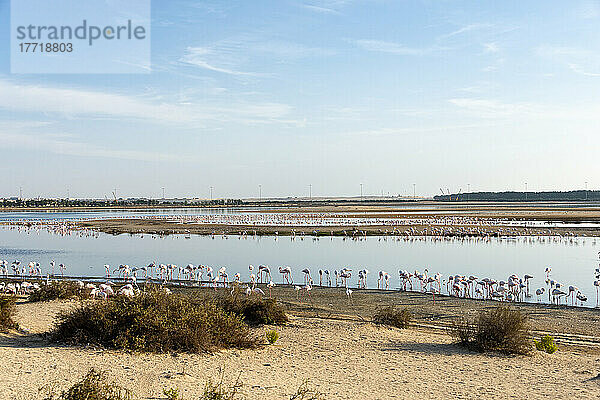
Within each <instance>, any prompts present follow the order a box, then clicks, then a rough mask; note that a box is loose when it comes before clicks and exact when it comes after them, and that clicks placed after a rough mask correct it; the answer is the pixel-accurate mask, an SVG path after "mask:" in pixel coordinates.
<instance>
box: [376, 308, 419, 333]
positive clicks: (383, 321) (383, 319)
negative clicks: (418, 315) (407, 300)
mask: <svg viewBox="0 0 600 400" xmlns="http://www.w3.org/2000/svg"><path fill="white" fill-rule="evenodd" d="M411 319H412V314H411V312H410V311H409V310H408V309H407V308H395V307H394V306H389V307H385V308H382V309H381V310H379V311H377V313H376V314H375V315H374V316H373V322H374V323H376V324H380V325H389V326H395V327H396V328H401V329H403V328H407V327H408V325H409V323H410V321H411Z"/></svg>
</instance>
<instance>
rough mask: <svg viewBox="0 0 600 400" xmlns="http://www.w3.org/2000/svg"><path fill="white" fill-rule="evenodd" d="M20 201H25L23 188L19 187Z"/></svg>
mask: <svg viewBox="0 0 600 400" xmlns="http://www.w3.org/2000/svg"><path fill="white" fill-rule="evenodd" d="M19 200H23V188H22V187H21V186H19Z"/></svg>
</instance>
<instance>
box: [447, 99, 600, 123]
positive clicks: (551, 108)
mask: <svg viewBox="0 0 600 400" xmlns="http://www.w3.org/2000/svg"><path fill="white" fill-rule="evenodd" d="M448 102H449V103H450V104H452V105H454V106H456V107H458V108H461V109H463V110H465V111H466V112H468V113H470V114H471V115H472V116H475V117H481V118H494V119H503V118H530V119H532V121H536V120H555V119H564V120H573V121H574V120H592V121H600V104H587V103H586V104H585V105H584V106H582V105H573V104H564V105H557V104H539V103H531V102H503V101H500V100H496V99H484V98H454V99H449V100H448Z"/></svg>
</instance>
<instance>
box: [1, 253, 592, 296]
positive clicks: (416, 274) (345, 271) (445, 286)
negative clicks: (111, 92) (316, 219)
mask: <svg viewBox="0 0 600 400" xmlns="http://www.w3.org/2000/svg"><path fill="white" fill-rule="evenodd" d="M598 257H599V259H600V252H599V253H598ZM66 270H67V267H66V265H65V264H62V263H60V264H58V266H57V265H56V263H55V261H51V262H50V263H49V268H48V271H47V275H46V276H47V278H46V280H48V279H49V278H50V276H52V277H54V278H55V277H56V276H57V275H55V274H56V273H60V276H61V277H63V278H64V274H65V271H66ZM104 270H105V277H104V278H105V279H106V280H107V282H108V281H109V279H111V277H114V276H116V277H118V278H120V279H122V280H123V282H124V284H125V285H124V286H123V287H122V288H121V289H120V290H123V293H121V294H123V295H132V294H135V291H136V290H139V289H138V285H137V282H138V279H140V278H141V279H144V280H152V279H157V280H160V281H162V282H163V283H175V284H196V285H199V286H204V285H207V286H209V287H213V288H215V289H216V288H217V287H229V286H230V285H231V284H232V283H241V281H242V276H241V274H240V273H236V274H234V275H233V279H232V280H230V276H229V274H228V273H227V268H226V267H224V266H221V267H214V268H213V267H211V266H207V265H203V264H199V265H196V264H187V265H186V266H184V267H180V266H178V265H176V264H162V263H157V262H151V263H149V264H147V265H143V266H137V267H136V266H133V267H132V266H129V265H127V264H120V265H118V266H116V267H115V268H111V267H110V265H108V264H106V265H104ZM275 270H276V271H279V274H280V275H281V284H282V285H294V280H293V277H292V268H291V267H290V266H279V267H278V268H276V269H275ZM357 271H358V272H357V281H355V282H356V286H355V288H358V289H367V288H368V284H367V276H368V274H369V270H367V269H364V268H360V269H357ZM255 272H256V274H255ZM300 272H301V273H302V276H303V281H302V282H303V283H302V285H296V286H294V287H295V289H296V291H297V294H298V298H299V299H300V300H301V299H302V298H303V297H308V298H310V293H311V291H312V290H313V287H314V286H315V282H314V281H313V276H312V273H311V270H310V268H308V267H305V268H302V269H301V270H300ZM397 272H398V275H397V276H398V286H397V290H399V291H418V292H422V293H429V294H432V295H433V296H434V300H435V295H436V294H437V295H440V294H446V295H449V296H454V297H463V298H473V299H484V300H499V301H508V302H521V301H526V299H528V298H531V297H532V294H531V293H530V280H532V279H533V278H534V277H533V275H530V274H525V275H523V276H522V277H520V276H519V275H517V274H510V275H509V276H508V277H507V278H506V279H493V278H491V277H484V278H479V277H477V276H474V275H468V276H467V275H461V274H453V275H450V276H448V277H447V278H445V279H443V278H442V275H441V274H440V273H435V274H433V273H430V272H429V270H428V269H427V268H425V269H423V270H422V271H419V270H414V271H409V270H407V269H399V270H398V271H397ZM248 273H249V275H248V282H249V285H248V286H247V288H248V289H250V292H249V293H247V294H257V293H258V294H262V295H264V291H263V290H262V289H260V288H259V287H258V286H257V284H261V283H262V284H266V289H268V291H269V296H271V291H272V288H273V287H275V283H274V282H273V276H272V273H271V267H270V266H268V265H265V264H260V265H258V267H257V268H255V267H254V266H253V265H249V266H248ZM352 273H353V268H350V267H344V268H341V269H339V270H338V269H335V270H333V275H334V276H335V287H343V288H345V289H346V296H347V297H348V300H349V301H352V293H353V291H352V289H351V287H350V286H351V285H350V280H351V278H352ZM544 274H545V280H544V282H545V286H543V287H539V288H537V289H535V291H534V293H535V296H536V299H537V301H538V302H540V301H542V299H543V297H544V296H547V301H548V302H550V303H551V304H556V305H561V304H564V305H572V306H583V305H584V304H585V303H587V302H588V297H587V296H586V295H585V294H584V293H583V292H582V291H581V290H580V289H579V288H578V287H577V286H574V285H565V284H563V283H561V282H559V281H558V280H556V279H554V278H553V276H552V268H551V267H546V268H545V270H544ZM318 275H319V282H318V287H332V286H333V282H332V280H331V272H330V270H329V269H325V268H321V269H319V270H318ZM9 276H10V277H12V278H17V279H19V278H21V279H22V280H23V282H22V283H21V284H20V285H19V284H18V283H14V282H11V283H9V284H7V283H3V284H2V286H1V287H0V288H1V289H0V292H4V293H9V294H16V293H23V292H25V293H27V292H29V291H30V290H33V289H32V288H34V287H33V286H31V285H32V284H27V283H26V281H25V278H31V279H34V278H37V279H40V280H41V279H42V278H43V271H42V266H41V265H40V263H39V262H35V261H31V262H29V263H26V262H21V261H19V260H14V261H12V262H9V261H8V260H0V277H5V278H8V277H9ZM593 276H594V279H593V286H594V287H595V288H596V307H598V306H599V305H600V304H599V302H600V266H599V267H598V268H596V269H595V271H594V275H593ZM391 280H392V275H391V274H390V273H389V272H387V271H385V270H379V271H378V273H377V289H379V290H390V283H391ZM36 284H37V283H36ZM89 285H93V284H89ZM86 289H90V290H91V293H92V297H103V298H104V297H110V296H111V295H113V294H114V293H112V292H111V291H110V290H108V288H107V287H106V284H104V286H102V285H101V286H98V287H95V286H94V287H91V286H90V287H86Z"/></svg>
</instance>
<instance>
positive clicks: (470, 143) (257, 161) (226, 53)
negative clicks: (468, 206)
mask: <svg viewBox="0 0 600 400" xmlns="http://www.w3.org/2000/svg"><path fill="white" fill-rule="evenodd" d="M0 22H1V24H0V40H1V41H2V42H3V43H5V46H2V47H0V149H1V150H0V151H1V154H2V161H1V162H0V196H11V195H15V194H17V193H18V191H19V187H22V188H23V194H24V196H38V195H41V196H66V193H67V189H68V190H69V192H70V194H71V196H77V197H104V196H105V195H110V192H111V191H112V189H113V188H117V189H118V194H119V195H121V196H153V197H157V196H159V195H160V194H161V189H160V188H161V187H165V188H166V192H167V195H168V196H200V197H206V196H208V194H209V187H210V186H213V187H214V195H215V197H221V196H223V197H247V196H257V195H258V185H259V184H261V185H262V192H263V196H281V195H291V196H305V195H307V194H308V185H309V184H312V187H313V194H314V195H315V196H319V195H357V194H358V193H359V190H360V186H359V184H360V183H363V184H364V191H365V193H368V194H380V193H381V192H382V191H383V192H384V193H386V194H387V193H388V192H389V193H391V194H409V193H410V194H412V184H413V183H416V186H417V193H418V194H421V195H433V194H436V193H439V188H440V187H443V188H444V189H446V188H449V189H450V190H451V191H458V190H459V189H460V188H462V190H463V191H465V190H466V189H467V187H468V186H467V185H470V187H471V190H507V189H509V190H522V189H524V183H525V182H528V189H529V190H554V189H558V190H566V189H574V188H583V187H584V182H585V181H588V186H589V188H590V189H592V188H594V189H599V188H600V178H598V176H600V163H598V162H597V158H598V155H599V154H600V140H598V133H599V127H600V98H599V96H600V52H599V50H600V1H589V0H583V1H569V2H564V1H528V2H522V1H508V0H507V1H502V2H492V1H483V2H475V1H449V0H448V1H443V0H439V1H433V0H430V1H425V0H423V1H385V0H372V1H368V0H363V1H361V0H355V1H352V0H281V1H251V2H250V1H233V0H229V1H192V0H171V1H158V0H154V1H153V3H152V63H151V66H149V67H150V68H151V71H152V72H151V73H150V74H131V75H126V74H123V75H115V74H105V75H102V74H89V75H87V74H79V75H51V74H48V75H18V74H10V59H9V49H8V47H9V46H8V43H9V39H8V38H9V22H10V10H9V3H8V1H7V0H0Z"/></svg>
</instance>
